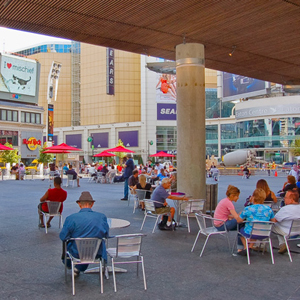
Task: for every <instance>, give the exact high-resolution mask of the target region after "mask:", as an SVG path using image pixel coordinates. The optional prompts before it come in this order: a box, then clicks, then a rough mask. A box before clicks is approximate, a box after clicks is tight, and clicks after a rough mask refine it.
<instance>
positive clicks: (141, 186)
mask: <svg viewBox="0 0 300 300" xmlns="http://www.w3.org/2000/svg"><path fill="white" fill-rule="evenodd" d="M146 179H147V177H146V176H145V175H143V174H141V175H140V176H139V182H138V184H137V185H136V186H135V187H134V189H138V190H145V191H147V192H146V194H145V199H150V198H151V190H152V188H151V184H150V183H147V181H146ZM141 208H142V209H145V204H144V202H141Z"/></svg>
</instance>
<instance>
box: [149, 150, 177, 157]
mask: <svg viewBox="0 0 300 300" xmlns="http://www.w3.org/2000/svg"><path fill="white" fill-rule="evenodd" d="M149 156H150V157H175V155H173V154H168V153H166V152H163V151H160V152H158V153H155V154H152V155H149Z"/></svg>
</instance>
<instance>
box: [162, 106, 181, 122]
mask: <svg viewBox="0 0 300 300" xmlns="http://www.w3.org/2000/svg"><path fill="white" fill-rule="evenodd" d="M176 118H177V105H176V104H175V103H157V120H168V121H176Z"/></svg>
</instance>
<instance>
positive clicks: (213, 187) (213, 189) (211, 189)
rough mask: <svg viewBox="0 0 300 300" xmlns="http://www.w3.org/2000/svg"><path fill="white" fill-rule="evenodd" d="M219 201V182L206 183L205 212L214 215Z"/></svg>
mask: <svg viewBox="0 0 300 300" xmlns="http://www.w3.org/2000/svg"><path fill="white" fill-rule="evenodd" d="M217 203H218V183H215V184H206V203H205V212H206V213H207V214H210V215H213V214H214V212H215V209H216V207H217Z"/></svg>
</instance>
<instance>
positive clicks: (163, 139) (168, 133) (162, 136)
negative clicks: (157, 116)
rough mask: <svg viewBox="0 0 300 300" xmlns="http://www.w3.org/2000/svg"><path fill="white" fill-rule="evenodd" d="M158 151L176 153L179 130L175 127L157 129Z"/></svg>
mask: <svg viewBox="0 0 300 300" xmlns="http://www.w3.org/2000/svg"><path fill="white" fill-rule="evenodd" d="M156 147H157V151H175V150H176V149H177V128H176V127H173V126H165V127H160V126H158V127H156Z"/></svg>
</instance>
